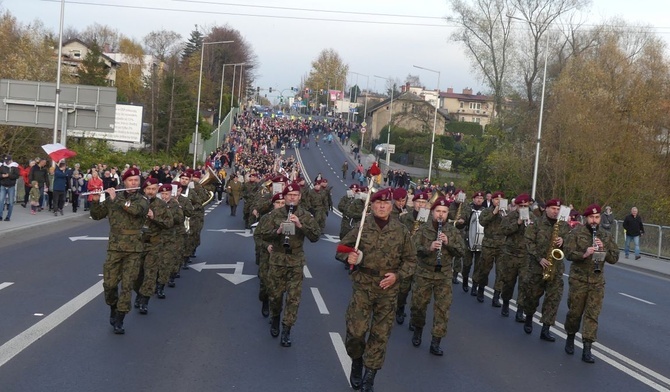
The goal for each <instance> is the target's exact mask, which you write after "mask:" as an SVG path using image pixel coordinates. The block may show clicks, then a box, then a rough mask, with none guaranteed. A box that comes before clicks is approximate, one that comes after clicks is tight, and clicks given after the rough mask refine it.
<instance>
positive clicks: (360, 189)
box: [358, 186, 368, 193]
mask: <svg viewBox="0 0 670 392" xmlns="http://www.w3.org/2000/svg"><path fill="white" fill-rule="evenodd" d="M358 191H359V192H363V193H368V187H366V186H362V187H360V188H359V189H358Z"/></svg>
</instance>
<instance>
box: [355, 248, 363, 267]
mask: <svg viewBox="0 0 670 392" xmlns="http://www.w3.org/2000/svg"><path fill="white" fill-rule="evenodd" d="M361 261H363V251H362V250H360V249H359V250H358V259H357V260H356V263H355V264H354V265H359V264H360V263H361Z"/></svg>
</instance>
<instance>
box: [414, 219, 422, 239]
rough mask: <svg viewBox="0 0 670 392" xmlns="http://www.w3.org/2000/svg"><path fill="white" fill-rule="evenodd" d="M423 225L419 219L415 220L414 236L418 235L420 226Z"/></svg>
mask: <svg viewBox="0 0 670 392" xmlns="http://www.w3.org/2000/svg"><path fill="white" fill-rule="evenodd" d="M420 225H421V222H420V221H419V219H418V218H417V219H415V220H414V227H412V235H414V234H416V232H417V231H419V226H420Z"/></svg>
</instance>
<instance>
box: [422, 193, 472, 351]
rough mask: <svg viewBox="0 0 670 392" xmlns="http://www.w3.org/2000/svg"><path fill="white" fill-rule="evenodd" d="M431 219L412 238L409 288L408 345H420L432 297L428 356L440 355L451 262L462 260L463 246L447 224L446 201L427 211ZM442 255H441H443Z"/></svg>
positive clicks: (444, 327)
mask: <svg viewBox="0 0 670 392" xmlns="http://www.w3.org/2000/svg"><path fill="white" fill-rule="evenodd" d="M431 214H432V219H431V221H430V222H429V223H426V224H423V225H421V227H420V228H419V231H417V232H416V234H415V235H414V236H413V237H412V239H413V242H414V246H415V247H416V252H417V258H418V262H417V266H416V271H415V272H414V283H413V288H412V309H411V312H412V320H411V324H412V325H413V326H414V334H413V336H412V344H413V345H414V346H415V347H418V346H420V345H421V334H422V332H423V327H424V326H425V325H426V308H427V307H428V304H429V303H430V300H431V297H433V299H434V302H433V328H432V331H431V334H432V340H431V343H430V353H431V354H433V355H443V351H442V348H441V347H440V342H441V340H442V338H443V337H444V336H446V334H447V322H448V321H449V308H450V307H451V301H452V298H453V297H452V287H451V286H452V285H451V282H450V280H451V276H452V264H453V261H452V260H453V259H454V258H456V257H462V256H463V253H464V252H465V242H464V241H463V237H462V236H461V235H460V233H459V232H458V230H456V228H454V227H453V226H452V225H449V224H447V216H448V214H449V201H447V199H445V198H444V197H441V198H439V199H437V200H435V202H434V203H433V205H432V207H431ZM443 252H444V253H445V254H443Z"/></svg>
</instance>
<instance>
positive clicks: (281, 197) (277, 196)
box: [272, 193, 284, 203]
mask: <svg viewBox="0 0 670 392" xmlns="http://www.w3.org/2000/svg"><path fill="white" fill-rule="evenodd" d="M277 200H284V194H283V193H275V195H274V196H272V202H273V203H274V202H276V201H277Z"/></svg>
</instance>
